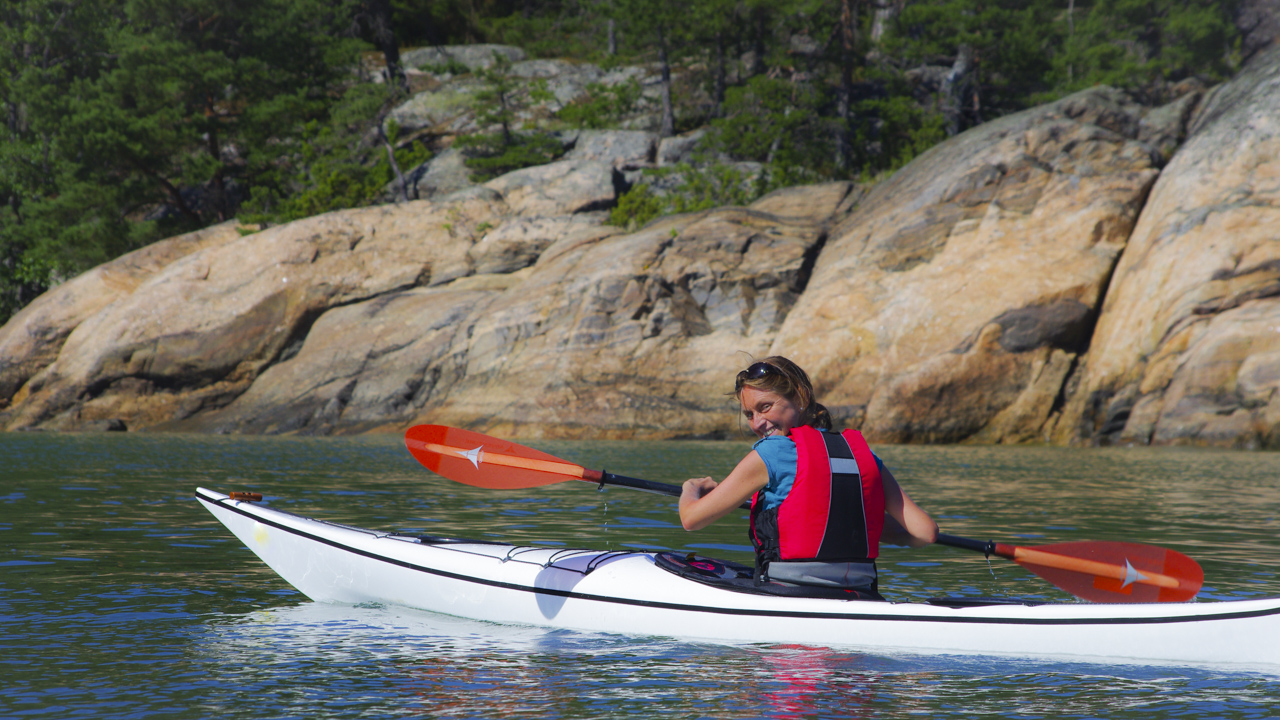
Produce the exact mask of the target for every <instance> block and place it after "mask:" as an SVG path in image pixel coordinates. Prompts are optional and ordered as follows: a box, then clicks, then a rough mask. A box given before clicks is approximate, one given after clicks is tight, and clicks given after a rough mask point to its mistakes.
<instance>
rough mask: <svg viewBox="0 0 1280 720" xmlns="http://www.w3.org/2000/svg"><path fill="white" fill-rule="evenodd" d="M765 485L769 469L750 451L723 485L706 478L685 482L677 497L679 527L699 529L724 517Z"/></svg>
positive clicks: (755, 453) (756, 454)
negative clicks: (678, 500)
mask: <svg viewBox="0 0 1280 720" xmlns="http://www.w3.org/2000/svg"><path fill="white" fill-rule="evenodd" d="M768 482H769V469H768V468H767V467H765V464H764V460H762V459H761V458H760V455H759V454H758V453H757V452H756V451H755V450H752V451H751V452H750V453H749V454H748V455H747V456H746V457H744V458H742V461H741V462H739V463H738V466H737V467H735V468H734V469H733V472H731V473H729V476H728V477H726V478H725V479H724V481H723V482H720V483H717V482H716V481H715V480H712V479H711V478H709V477H703V478H693V479H691V480H686V481H685V482H684V485H683V486H682V488H683V492H682V493H681V495H680V524H681V525H684V529H685V530H701V529H702V528H704V527H706V526H708V525H710V524H711V523H713V522H715V521H716V520H719V519H720V518H722V517H724V516H725V515H728V514H729V513H730V512H731V511H733V510H734V509H736V508H737V507H738V506H739V505H741V504H742V503H743V501H745V500H746V499H747V498H749V497H751V496H752V495H754V494H756V491H758V490H759V489H760V488H762V487H764V486H765V485H766V484H768Z"/></svg>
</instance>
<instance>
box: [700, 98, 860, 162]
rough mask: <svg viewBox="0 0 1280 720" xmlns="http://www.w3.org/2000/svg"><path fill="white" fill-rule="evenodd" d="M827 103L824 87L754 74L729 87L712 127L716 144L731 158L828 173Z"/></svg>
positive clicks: (831, 133) (830, 133) (831, 132)
mask: <svg viewBox="0 0 1280 720" xmlns="http://www.w3.org/2000/svg"><path fill="white" fill-rule="evenodd" d="M829 102H830V97H829V94H828V91H827V89H826V88H824V87H821V86H817V85H814V84H813V83H792V82H789V81H787V80H783V79H775V78H770V77H768V76H765V75H757V76H756V77H753V78H751V79H750V80H749V81H747V84H746V85H744V86H742V87H736V88H730V89H729V91H728V93H727V94H726V97H725V116H724V117H723V118H720V119H717V120H715V121H713V122H712V127H713V128H714V129H715V130H716V139H717V142H718V144H719V147H720V148H721V149H722V150H723V151H724V152H727V153H728V154H729V155H731V156H732V157H734V158H737V159H740V160H753V161H756V162H761V163H765V164H767V165H773V166H776V167H778V168H790V170H786V172H798V171H799V170H800V169H804V170H805V171H806V172H807V173H809V174H813V175H817V176H832V175H833V174H834V173H835V167H834V156H835V155H834V148H833V142H834V138H835V133H836V130H837V129H838V127H837V124H836V123H837V121H836V120H835V119H834V118H832V117H831V114H830V112H829V111H828V110H827V106H828V104H829Z"/></svg>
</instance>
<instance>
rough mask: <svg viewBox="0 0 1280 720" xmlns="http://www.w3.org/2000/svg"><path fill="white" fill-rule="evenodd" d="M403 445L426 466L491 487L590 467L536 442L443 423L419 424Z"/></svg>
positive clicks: (569, 476)
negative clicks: (527, 444)
mask: <svg viewBox="0 0 1280 720" xmlns="http://www.w3.org/2000/svg"><path fill="white" fill-rule="evenodd" d="M404 444H405V447H407V448H408V449H409V453H410V454H411V455H413V457H414V458H415V459H417V461H418V462H420V463H422V464H423V465H424V466H426V468H427V469H428V470H431V471H432V472H435V473H438V474H440V475H443V476H444V477H446V478H449V479H450V480H454V481H456V482H460V483H464V484H466V485H475V486H476V487H482V488H489V489H491V490H515V489H518V488H529V487H537V486H539V485H551V484H553V483H558V482H564V481H565V480H581V479H583V477H584V475H585V474H586V473H587V472H589V471H588V470H586V469H585V468H583V467H582V466H581V465H574V464H573V463H567V462H565V461H564V460H561V459H559V458H557V457H554V456H552V455H548V454H546V453H544V452H539V451H537V450H534V449H533V448H527V447H524V446H523V445H517V444H515V443H513V442H508V441H506V440H499V439H498V438H493V437H489V436H488V435H482V434H480V433H477V432H471V431H470V430H462V429H460V428H453V427H445V426H443V425H416V426H414V427H411V428H409V430H408V431H407V432H405V434H404Z"/></svg>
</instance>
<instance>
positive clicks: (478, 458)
mask: <svg viewBox="0 0 1280 720" xmlns="http://www.w3.org/2000/svg"><path fill="white" fill-rule="evenodd" d="M454 452H456V453H458V455H460V456H462V457H464V458H466V459H468V460H470V461H471V464H472V465H474V466H475V467H476V469H477V470H479V469H480V463H481V462H482V461H483V460H484V446H483V445H482V446H480V447H478V448H476V449H475V450H454Z"/></svg>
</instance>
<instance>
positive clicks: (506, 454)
mask: <svg viewBox="0 0 1280 720" xmlns="http://www.w3.org/2000/svg"><path fill="white" fill-rule="evenodd" d="M404 442H405V446H406V447H407V448H408V449H409V453H410V454H412V455H413V457H414V458H416V459H417V460H418V462H420V463H422V464H423V465H424V466H426V468H427V469H428V470H431V471H432V472H435V473H437V474H439V475H442V476H444V477H446V478H448V479H450V480H454V481H456V482H460V483H464V484H466V485H474V486H476V487H482V488H489V489H491V490H514V489H518V488H530V487H538V486H540V485H552V484H554V483H560V482H565V481H567V480H582V481H584V482H590V483H596V484H598V485H599V486H600V487H603V486H605V485H617V486H619V487H629V488H633V489H636V490H645V491H648V492H653V493H659V494H661V495H670V496H672V497H679V496H680V493H681V489H680V487H679V486H678V485H668V484H665V483H659V482H653V481H650V480H640V479H637V478H629V477H624V476H622V475H614V474H613V473H609V472H604V471H601V470H589V469H587V468H584V467H582V466H581V465H575V464H573V463H570V462H566V461H564V460H561V459H560V458H557V457H555V456H553V455H548V454H547V453H544V452H540V451H538V450H534V449H533V448H527V447H524V446H523V445H517V444H516V443H513V442H510V441H507V440H499V439H497V438H493V437H489V436H488V435H482V434H480V433H477V432H471V431H470V430H462V429H460V428H451V427H445V426H443V425H417V426H415V427H412V428H409V430H408V431H407V432H406V433H405V436H404ZM742 507H743V508H748V507H750V504H749V503H743V504H742ZM938 543H939V544H940V545H947V546H950V547H958V548H964V549H966V550H976V551H977V552H981V553H984V554H986V555H987V556H988V557H989V556H991V555H997V556H999V557H1003V558H1008V559H1010V560H1013V561H1014V562H1016V563H1018V564H1019V565H1021V566H1023V567H1024V568H1026V569H1027V570H1030V571H1031V572H1033V573H1035V574H1036V575H1039V576H1040V577H1042V578H1044V579H1045V580H1048V581H1049V582H1050V583H1052V584H1053V585H1055V586H1057V587H1058V588H1060V589H1062V590H1065V591H1067V592H1069V593H1071V594H1072V595H1075V596H1076V597H1080V598H1083V599H1085V600H1092V601H1094V602H1183V601H1186V600H1190V599H1191V598H1193V597H1195V595H1196V593H1197V592H1199V591H1200V586H1201V584H1202V583H1203V582H1204V573H1203V572H1202V571H1201V569H1200V566H1199V565H1197V564H1196V561H1194V560H1192V559H1191V558H1189V557H1187V556H1186V555H1183V554H1182V553H1179V552H1175V551H1173V550H1168V549H1166V548H1161V547H1155V546H1153V545H1140V544H1137V543H1125V542H1104V541H1084V542H1071V543H1058V544H1055V545H1041V546H1038V547H1034V548H1030V547H1021V546H1015V545H1006V544H1003V543H996V542H990V541H986V542H984V541H981V540H971V539H969V538H963V537H957V536H954V535H939V536H938Z"/></svg>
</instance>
